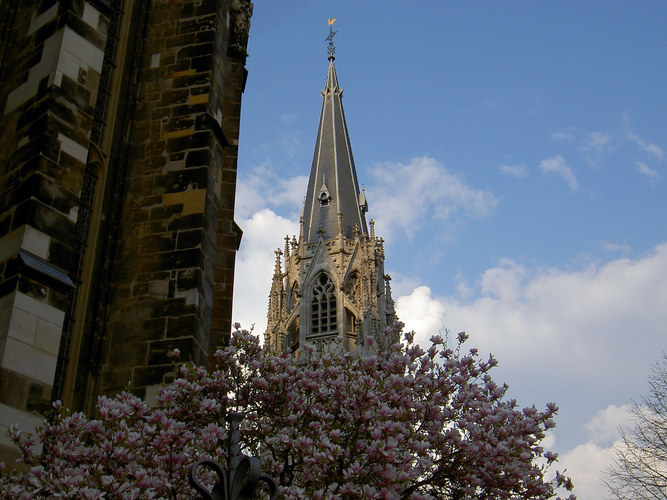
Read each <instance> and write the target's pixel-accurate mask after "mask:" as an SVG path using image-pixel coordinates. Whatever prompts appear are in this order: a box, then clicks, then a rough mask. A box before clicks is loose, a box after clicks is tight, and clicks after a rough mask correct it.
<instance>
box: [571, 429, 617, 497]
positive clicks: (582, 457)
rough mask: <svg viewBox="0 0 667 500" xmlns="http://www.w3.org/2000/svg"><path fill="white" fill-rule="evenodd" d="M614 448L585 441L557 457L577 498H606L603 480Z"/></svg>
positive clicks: (606, 492) (606, 493)
mask: <svg viewBox="0 0 667 500" xmlns="http://www.w3.org/2000/svg"><path fill="white" fill-rule="evenodd" d="M614 456H615V452H614V448H613V447H612V446H611V445H610V446H599V445H597V444H595V443H591V442H588V443H585V444H581V445H579V446H577V447H576V448H574V449H572V450H571V451H569V452H568V453H566V454H564V455H561V456H560V457H559V459H558V464H559V466H560V467H562V468H564V469H566V470H567V474H566V475H568V476H570V477H571V478H572V482H573V483H574V493H575V494H576V495H577V498H582V499H586V498H594V499H604V498H608V497H607V495H608V490H607V488H606V487H605V485H604V483H603V481H604V479H605V470H606V469H607V468H608V467H609V466H610V465H611V464H612V462H613V459H614Z"/></svg>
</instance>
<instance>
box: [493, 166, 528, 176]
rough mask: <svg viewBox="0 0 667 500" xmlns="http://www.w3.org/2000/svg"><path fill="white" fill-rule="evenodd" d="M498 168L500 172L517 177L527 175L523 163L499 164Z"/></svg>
mask: <svg viewBox="0 0 667 500" xmlns="http://www.w3.org/2000/svg"><path fill="white" fill-rule="evenodd" d="M498 170H500V173H501V174H504V175H512V176H514V177H518V178H519V179H522V178H524V177H528V170H526V167H525V165H501V166H500V168H499V169H498Z"/></svg>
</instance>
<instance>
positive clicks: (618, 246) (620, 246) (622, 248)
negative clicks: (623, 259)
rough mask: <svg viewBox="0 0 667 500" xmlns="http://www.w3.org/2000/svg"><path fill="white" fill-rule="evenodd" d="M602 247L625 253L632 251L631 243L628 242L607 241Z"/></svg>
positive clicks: (605, 249) (606, 249)
mask: <svg viewBox="0 0 667 500" xmlns="http://www.w3.org/2000/svg"><path fill="white" fill-rule="evenodd" d="M602 249H603V250H604V251H605V252H620V253H623V254H627V253H630V245H628V244H627V243H623V244H621V243H611V242H608V241H607V242H605V243H603V244H602Z"/></svg>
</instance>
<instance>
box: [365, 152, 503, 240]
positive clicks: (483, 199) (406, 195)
mask: <svg viewBox="0 0 667 500" xmlns="http://www.w3.org/2000/svg"><path fill="white" fill-rule="evenodd" d="M372 176H373V179H374V184H373V185H372V186H370V187H368V186H367V193H368V200H369V205H370V209H371V210H372V213H373V214H374V216H375V217H376V220H377V225H376V227H377V234H382V235H383V237H384V238H386V239H388V240H389V239H391V238H392V237H394V236H396V234H397V233H398V232H404V233H405V234H406V235H407V236H408V237H410V238H411V237H412V236H414V234H415V233H416V232H417V231H419V229H421V228H422V227H423V226H425V225H427V224H430V225H431V227H433V226H432V224H436V225H440V226H442V225H443V224H454V223H457V222H460V220H462V219H465V218H483V217H487V216H488V215H490V214H491V213H492V212H493V210H494V208H495V207H496V205H497V204H498V199H497V198H496V197H495V196H494V195H493V194H492V193H490V192H488V191H481V190H476V189H474V188H471V187H470V186H468V185H467V184H466V183H465V182H464V181H463V180H461V179H460V178H459V177H458V176H456V175H454V174H452V173H450V172H449V171H448V170H447V169H446V168H445V167H444V166H443V165H442V164H441V163H439V162H438V161H437V160H435V159H433V158H430V157H428V156H423V157H421V158H413V159H412V160H410V162H409V163H407V164H403V163H381V164H379V165H377V166H376V167H375V169H374V170H373V172H372Z"/></svg>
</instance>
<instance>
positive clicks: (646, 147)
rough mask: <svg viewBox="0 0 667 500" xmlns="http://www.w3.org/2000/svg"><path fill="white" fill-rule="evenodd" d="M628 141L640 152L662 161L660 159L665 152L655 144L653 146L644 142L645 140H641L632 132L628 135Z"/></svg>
mask: <svg viewBox="0 0 667 500" xmlns="http://www.w3.org/2000/svg"><path fill="white" fill-rule="evenodd" d="M628 139H629V140H630V141H631V142H634V143H635V144H636V145H637V146H639V149H641V150H642V151H644V152H646V153H648V154H650V155H651V156H654V157H655V158H657V159H658V160H662V158H663V157H664V156H665V152H664V151H663V149H662V148H661V147H660V146H658V145H657V144H653V143H651V142H648V141H646V140H645V139H642V138H641V137H639V136H638V135H637V134H635V133H633V132H629V133H628Z"/></svg>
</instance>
